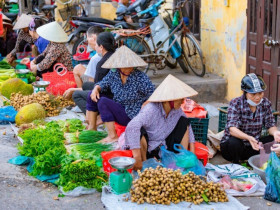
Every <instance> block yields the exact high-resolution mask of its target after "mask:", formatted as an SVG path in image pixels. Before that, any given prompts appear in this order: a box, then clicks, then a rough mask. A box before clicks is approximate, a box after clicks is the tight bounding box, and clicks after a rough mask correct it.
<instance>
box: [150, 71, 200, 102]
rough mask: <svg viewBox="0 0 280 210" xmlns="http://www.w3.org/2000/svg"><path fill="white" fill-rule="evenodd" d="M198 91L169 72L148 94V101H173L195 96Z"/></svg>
mask: <svg viewBox="0 0 280 210" xmlns="http://www.w3.org/2000/svg"><path fill="white" fill-rule="evenodd" d="M197 94H198V93H197V92H196V91H195V90H194V89H192V88H191V87H190V86H188V85H187V84H185V83H184V82H182V81H181V80H179V79H177V78H176V77H174V76H172V75H171V74H169V75H168V76H167V77H166V78H165V79H164V80H163V82H162V83H161V84H160V85H159V86H158V87H157V89H156V90H155V91H154V93H153V94H152V95H151V96H150V98H149V99H148V101H150V102H164V101H175V100H178V99H182V98H186V97H191V96H195V95H197Z"/></svg>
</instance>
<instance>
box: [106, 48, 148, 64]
mask: <svg viewBox="0 0 280 210" xmlns="http://www.w3.org/2000/svg"><path fill="white" fill-rule="evenodd" d="M140 66H147V63H146V62H145V61H144V60H143V59H142V58H141V57H140V56H139V55H137V54H136V53H135V52H133V51H132V50H131V49H129V48H128V47H126V46H124V45H123V46H121V47H120V48H118V49H117V50H116V52H115V53H114V54H113V55H111V57H110V58H109V59H108V60H107V61H106V62H105V63H104V64H103V65H102V68H106V69H110V68H130V67H140Z"/></svg>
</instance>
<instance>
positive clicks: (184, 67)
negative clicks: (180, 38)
mask: <svg viewBox="0 0 280 210" xmlns="http://www.w3.org/2000/svg"><path fill="white" fill-rule="evenodd" d="M177 61H178V63H179V66H180V67H181V69H182V70H183V72H185V73H188V72H189V68H188V63H187V61H186V59H185V58H184V55H183V54H182V55H181V56H180V57H179V58H177Z"/></svg>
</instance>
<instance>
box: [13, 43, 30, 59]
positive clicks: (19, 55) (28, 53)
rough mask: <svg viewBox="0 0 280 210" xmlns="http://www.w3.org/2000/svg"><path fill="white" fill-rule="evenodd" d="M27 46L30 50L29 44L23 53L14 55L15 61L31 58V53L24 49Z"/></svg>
mask: <svg viewBox="0 0 280 210" xmlns="http://www.w3.org/2000/svg"><path fill="white" fill-rule="evenodd" d="M28 46H29V47H30V48H31V46H30V44H28V43H27V44H26V45H25V46H24V50H23V52H18V53H16V56H17V59H23V58H30V57H31V56H32V51H30V52H26V48H27V47H28Z"/></svg>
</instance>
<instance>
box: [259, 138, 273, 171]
mask: <svg viewBox="0 0 280 210" xmlns="http://www.w3.org/2000/svg"><path fill="white" fill-rule="evenodd" d="M273 144H275V141H272V142H268V143H266V144H263V143H262V142H260V147H261V148H260V164H259V166H260V167H262V166H263V164H264V163H265V162H267V161H268V159H269V156H270V153H271V147H272V145H273Z"/></svg>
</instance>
